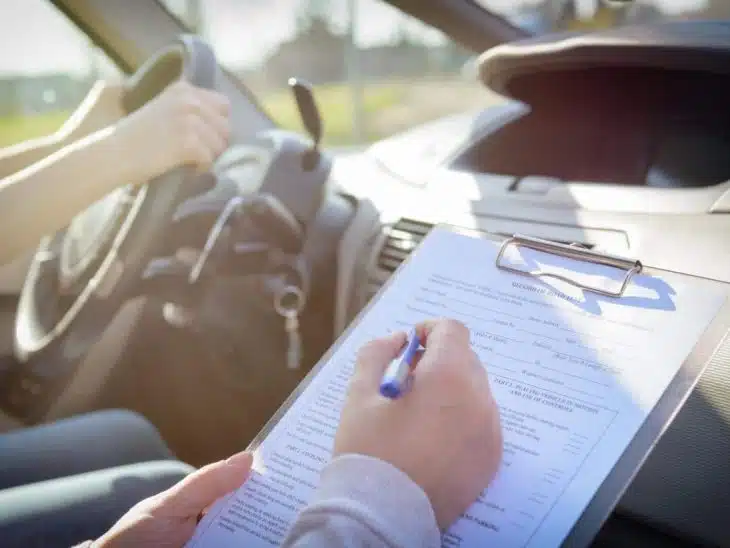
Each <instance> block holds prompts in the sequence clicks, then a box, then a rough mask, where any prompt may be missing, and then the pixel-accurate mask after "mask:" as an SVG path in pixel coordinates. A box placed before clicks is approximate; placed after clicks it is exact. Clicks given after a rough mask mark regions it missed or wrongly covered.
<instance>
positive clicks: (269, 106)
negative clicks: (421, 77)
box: [261, 83, 407, 145]
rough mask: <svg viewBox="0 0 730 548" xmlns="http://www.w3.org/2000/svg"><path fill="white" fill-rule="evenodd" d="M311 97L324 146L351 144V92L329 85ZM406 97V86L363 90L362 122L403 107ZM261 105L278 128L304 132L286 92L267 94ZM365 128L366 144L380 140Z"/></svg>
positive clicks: (368, 128) (366, 88)
mask: <svg viewBox="0 0 730 548" xmlns="http://www.w3.org/2000/svg"><path fill="white" fill-rule="evenodd" d="M314 93H315V98H316V100H317V105H318V106H319V110H320V112H321V114H322V118H323V129H324V143H325V144H326V145H349V144H354V135H353V101H352V94H351V93H350V89H349V88H348V87H347V86H346V85H344V84H330V85H323V86H316V87H315V89H314ZM406 93H407V90H406V85H405V84H402V83H388V84H383V85H369V86H365V87H364V89H363V98H362V103H363V119H364V120H365V121H367V120H368V119H370V118H372V117H373V116H375V115H376V114H377V113H378V112H381V111H383V110H387V109H390V108H393V107H394V106H396V105H398V104H400V103H402V101H403V100H404V99H405V96H406ZM261 102H262V104H263V106H264V108H265V109H266V110H267V112H268V113H269V114H270V115H271V116H272V118H273V119H274V120H275V121H276V122H277V123H278V124H279V125H280V126H281V127H283V128H286V129H290V130H293V131H303V130H304V128H303V127H302V124H301V121H300V118H299V113H298V111H297V107H296V105H295V103H294V99H293V98H292V94H291V92H290V91H289V90H287V89H284V90H278V91H274V92H270V93H268V94H266V95H264V96H263V97H262V98H261ZM364 126H365V127H364V128H363V131H364V134H365V135H364V137H365V140H366V141H375V140H377V139H379V138H381V137H383V135H380V134H379V132H377V131H376V130H375V129H374V128H372V127H369V126H368V124H367V123H365V124H364Z"/></svg>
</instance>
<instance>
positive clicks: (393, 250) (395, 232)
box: [376, 219, 433, 275]
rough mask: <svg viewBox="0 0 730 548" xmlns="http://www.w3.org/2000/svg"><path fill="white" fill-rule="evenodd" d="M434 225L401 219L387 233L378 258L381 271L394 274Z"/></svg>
mask: <svg viewBox="0 0 730 548" xmlns="http://www.w3.org/2000/svg"><path fill="white" fill-rule="evenodd" d="M432 228H433V225H431V224H428V223H424V222H421V221H413V220H411V219H401V220H400V221H398V222H397V223H395V224H394V225H393V226H392V227H390V228H389V229H388V230H387V231H386V233H385V234H386V236H385V241H384V242H383V245H382V247H381V248H380V252H379V253H378V258H377V263H376V264H377V267H378V269H379V270H381V271H383V272H385V273H386V275H390V274H392V273H393V272H394V271H395V269H396V268H398V267H399V266H400V264H401V263H402V262H403V261H404V260H405V259H406V257H408V255H410V254H411V252H412V251H413V250H414V249H415V248H416V247H417V246H418V244H419V243H421V240H423V238H424V237H425V236H426V234H428V232H429V231H430V230H431V229H432Z"/></svg>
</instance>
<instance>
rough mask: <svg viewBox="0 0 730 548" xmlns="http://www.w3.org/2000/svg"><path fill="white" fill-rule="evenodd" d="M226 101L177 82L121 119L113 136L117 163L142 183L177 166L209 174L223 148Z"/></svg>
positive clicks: (225, 143)
mask: <svg viewBox="0 0 730 548" xmlns="http://www.w3.org/2000/svg"><path fill="white" fill-rule="evenodd" d="M229 111H230V105H229V102H228V98H227V97H226V96H225V95H222V94H221V93H218V92H217V91H212V90H207V89H201V88H197V87H195V86H193V85H191V84H189V83H187V82H183V81H180V82H176V83H174V84H172V85H170V86H169V87H168V88H166V89H165V90H164V91H163V92H162V93H161V94H160V95H158V96H157V97H155V98H154V99H152V100H151V101H150V102H149V103H147V104H146V105H145V106H143V107H142V108H141V109H139V110H137V111H135V112H133V113H132V114H130V115H129V116H128V117H126V118H125V119H123V120H122V121H121V122H120V123H119V125H118V127H117V129H116V131H115V134H116V137H117V139H118V144H119V146H120V151H119V153H120V161H123V162H129V163H131V164H133V168H134V169H135V170H136V175H137V176H138V180H137V181H130V182H146V181H148V180H150V179H152V178H154V177H157V176H158V175H162V174H163V173H165V172H167V171H169V170H171V169H173V168H176V167H180V166H191V167H194V168H196V169H197V170H198V171H200V172H203V171H206V170H208V169H209V168H210V167H211V166H212V164H213V162H214V161H215V159H216V158H217V157H218V156H219V155H220V154H221V153H222V152H223V151H224V150H225V149H226V148H227V146H228V137H229V133H230V124H229Z"/></svg>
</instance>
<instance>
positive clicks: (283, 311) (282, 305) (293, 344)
mask: <svg viewBox="0 0 730 548" xmlns="http://www.w3.org/2000/svg"><path fill="white" fill-rule="evenodd" d="M303 308H304V292H303V291H302V290H301V289H299V288H298V287H296V286H293V285H285V286H283V287H282V288H281V290H280V291H278V292H277V293H276V294H275V296H274V310H276V313H277V314H279V315H280V316H282V317H283V318H284V330H285V331H286V336H287V349H286V366H287V369H290V370H295V369H299V367H300V366H301V362H302V337H301V334H300V332H299V314H300V313H301V311H302V309H303Z"/></svg>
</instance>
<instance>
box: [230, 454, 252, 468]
mask: <svg viewBox="0 0 730 548" xmlns="http://www.w3.org/2000/svg"><path fill="white" fill-rule="evenodd" d="M252 463H253V455H252V454H251V453H249V452H248V451H242V452H240V453H236V454H235V455H232V456H230V457H228V458H227V459H226V464H229V465H231V466H251V464H252Z"/></svg>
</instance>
